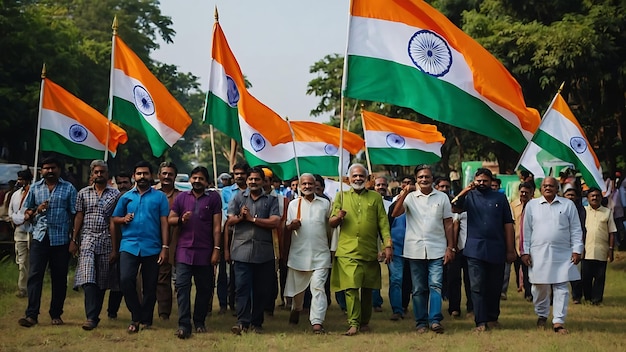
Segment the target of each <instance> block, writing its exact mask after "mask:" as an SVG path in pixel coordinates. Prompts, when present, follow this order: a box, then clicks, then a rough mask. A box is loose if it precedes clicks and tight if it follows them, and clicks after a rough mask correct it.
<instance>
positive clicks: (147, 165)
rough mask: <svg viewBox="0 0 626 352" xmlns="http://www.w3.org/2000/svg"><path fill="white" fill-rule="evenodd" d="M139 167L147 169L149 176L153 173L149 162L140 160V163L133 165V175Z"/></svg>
mask: <svg viewBox="0 0 626 352" xmlns="http://www.w3.org/2000/svg"><path fill="white" fill-rule="evenodd" d="M140 167H147V168H148V171H150V174H152V173H153V171H154V169H152V164H150V163H149V162H147V161H145V160H141V161H140V162H138V163H137V164H135V167H134V168H133V174H134V173H136V172H137V169H138V168H140Z"/></svg>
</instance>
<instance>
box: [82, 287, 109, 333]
mask: <svg viewBox="0 0 626 352" xmlns="http://www.w3.org/2000/svg"><path fill="white" fill-rule="evenodd" d="M83 291H85V316H87V320H91V321H93V322H95V323H96V324H98V323H99V322H100V312H101V311H102V304H103V303H104V293H105V292H106V290H103V289H101V288H100V287H98V285H96V284H84V285H83Z"/></svg>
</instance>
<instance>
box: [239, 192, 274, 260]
mask: <svg viewBox="0 0 626 352" xmlns="http://www.w3.org/2000/svg"><path fill="white" fill-rule="evenodd" d="M244 205H245V206H247V207H248V209H249V210H250V214H251V215H252V216H253V217H255V218H261V219H267V218H269V217H270V216H272V215H275V216H278V217H280V213H279V212H278V199H277V198H276V197H274V196H271V195H269V194H265V192H263V193H262V194H261V195H260V196H259V198H257V199H256V200H254V199H252V197H251V196H250V190H249V189H246V190H245V191H244V192H238V193H237V194H235V196H234V197H233V199H232V200H231V201H230V203H229V204H228V215H229V216H230V215H238V214H239V212H240V211H241V208H242V207H243V206H244ZM231 238H232V241H231V251H230V257H231V259H232V260H235V261H238V262H244V263H265V262H268V261H270V260H273V259H274V245H273V241H272V230H271V229H266V228H262V227H260V226H257V225H255V224H254V223H252V222H250V221H245V220H243V221H241V222H239V223H237V224H235V225H234V226H233V231H232V236H231Z"/></svg>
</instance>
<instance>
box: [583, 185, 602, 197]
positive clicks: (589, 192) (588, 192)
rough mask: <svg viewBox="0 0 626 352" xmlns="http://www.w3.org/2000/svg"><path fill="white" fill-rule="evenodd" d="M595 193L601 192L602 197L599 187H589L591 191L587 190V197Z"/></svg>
mask: <svg viewBox="0 0 626 352" xmlns="http://www.w3.org/2000/svg"><path fill="white" fill-rule="evenodd" d="M593 192H599V193H600V196H602V190H601V189H600V188H598V187H589V189H588V190H587V197H589V195H590V194H591V193H593Z"/></svg>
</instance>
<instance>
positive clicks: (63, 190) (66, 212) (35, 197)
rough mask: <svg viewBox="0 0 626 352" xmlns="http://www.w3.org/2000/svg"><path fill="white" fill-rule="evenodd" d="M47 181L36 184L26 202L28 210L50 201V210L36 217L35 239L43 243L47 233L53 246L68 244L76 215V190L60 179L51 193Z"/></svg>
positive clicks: (34, 222) (42, 180) (31, 188)
mask: <svg viewBox="0 0 626 352" xmlns="http://www.w3.org/2000/svg"><path fill="white" fill-rule="evenodd" d="M45 181H46V180H45V179H41V180H39V181H37V182H35V183H34V184H33V185H32V186H31V187H30V191H29V192H28V195H27V196H26V200H25V201H24V206H25V207H26V208H27V209H35V208H37V207H38V206H39V205H40V204H41V203H43V202H45V201H49V203H48V209H47V210H46V211H45V212H43V213H39V214H37V215H36V216H35V219H34V221H33V224H34V229H33V239H34V240H37V241H39V242H41V241H42V240H43V238H44V236H45V235H46V233H47V234H48V238H49V239H50V245H51V246H61V245H65V244H68V243H70V232H71V228H72V225H73V224H72V221H73V218H74V214H76V188H74V186H72V184H71V183H69V182H67V181H64V180H63V179H61V178H59V180H58V182H57V184H56V186H55V187H54V189H52V191H50V190H49V189H48V185H46V183H45Z"/></svg>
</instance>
